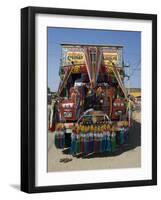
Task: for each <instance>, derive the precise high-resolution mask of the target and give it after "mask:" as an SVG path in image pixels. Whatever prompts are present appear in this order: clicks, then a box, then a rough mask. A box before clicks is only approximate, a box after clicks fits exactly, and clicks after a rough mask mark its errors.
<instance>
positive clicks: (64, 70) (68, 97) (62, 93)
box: [52, 44, 131, 154]
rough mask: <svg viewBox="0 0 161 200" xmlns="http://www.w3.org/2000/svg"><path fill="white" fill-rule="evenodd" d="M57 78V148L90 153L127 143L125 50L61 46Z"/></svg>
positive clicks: (113, 47) (55, 128)
mask: <svg viewBox="0 0 161 200" xmlns="http://www.w3.org/2000/svg"><path fill="white" fill-rule="evenodd" d="M59 75H60V84H59V88H58V91H57V99H56V101H55V104H54V115H53V124H52V126H53V127H54V130H55V132H54V133H55V145H56V147H57V148H65V147H69V148H70V151H71V153H72V154H77V153H86V154H89V153H95V152H103V151H114V150H115V149H116V147H119V146H120V145H123V144H125V143H127V142H128V139H127V138H128V130H129V127H130V126H131V111H130V100H129V97H128V93H127V91H126V88H125V86H124V78H125V71H124V61H123V46H112V45H84V44H83V45H82V44H61V60H60V70H59ZM98 144H99V147H98ZM73 145H74V146H73ZM101 145H102V146H101Z"/></svg>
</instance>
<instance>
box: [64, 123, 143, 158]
mask: <svg viewBox="0 0 161 200" xmlns="http://www.w3.org/2000/svg"><path fill="white" fill-rule="evenodd" d="M138 146H141V124H140V123H139V122H137V121H135V120H133V121H132V127H131V128H130V132H129V139H128V144H127V145H124V146H122V147H118V149H117V150H116V151H115V152H113V153H109V152H103V153H95V154H90V155H84V154H79V155H76V156H75V157H77V158H84V159H90V158H95V157H107V156H108V157H110V156H111V157H113V156H118V155H120V154H122V153H124V152H126V151H129V150H132V149H135V148H136V147H138ZM62 152H63V154H69V153H70V152H69V148H67V149H64V150H63V151H62Z"/></svg>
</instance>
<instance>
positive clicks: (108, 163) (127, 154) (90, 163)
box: [48, 112, 141, 172]
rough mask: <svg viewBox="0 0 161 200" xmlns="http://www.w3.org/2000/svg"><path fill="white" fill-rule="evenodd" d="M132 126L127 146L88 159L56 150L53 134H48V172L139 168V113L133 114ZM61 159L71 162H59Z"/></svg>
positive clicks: (66, 150) (66, 151)
mask: <svg viewBox="0 0 161 200" xmlns="http://www.w3.org/2000/svg"><path fill="white" fill-rule="evenodd" d="M133 119H134V120H133V126H132V128H131V130H130V137H129V145H128V146H125V147H123V148H122V149H120V150H118V151H117V152H115V153H112V154H109V153H101V154H96V155H91V156H89V157H82V156H81V157H79V158H78V157H73V156H71V155H70V154H69V151H68V149H65V150H63V151H62V150H60V149H56V148H55V145H54V137H53V133H48V172H52V171H74V170H92V169H116V168H136V167H140V166H141V146H140V145H141V137H140V136H141V133H140V131H141V124H140V112H134V113H133ZM62 158H69V159H71V161H69V162H67V163H65V162H60V159H62Z"/></svg>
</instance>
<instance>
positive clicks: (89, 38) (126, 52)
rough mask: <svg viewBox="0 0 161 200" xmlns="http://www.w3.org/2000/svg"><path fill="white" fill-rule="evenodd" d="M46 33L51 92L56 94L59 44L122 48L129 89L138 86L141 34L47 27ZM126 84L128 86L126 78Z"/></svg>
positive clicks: (139, 78)
mask: <svg viewBox="0 0 161 200" xmlns="http://www.w3.org/2000/svg"><path fill="white" fill-rule="evenodd" d="M47 31H48V38H47V40H48V41H47V42H48V87H49V88H50V90H51V91H53V92H55V91H57V89H58V85H59V81H60V78H59V73H58V72H59V67H60V58H61V46H60V44H61V43H68V44H70V43H77V44H84V43H85V44H107V45H122V46H123V47H124V48H123V58H124V63H125V64H129V65H130V72H129V73H130V75H131V77H130V87H132V88H134V87H135V88H140V87H141V74H140V73H141V70H140V68H141V66H140V65H141V64H140V63H141V32H135V31H112V30H98V29H78V28H56V27H48V30H47ZM125 73H126V74H127V73H128V71H127V69H126V71H125ZM125 85H126V86H128V81H127V78H126V79H125Z"/></svg>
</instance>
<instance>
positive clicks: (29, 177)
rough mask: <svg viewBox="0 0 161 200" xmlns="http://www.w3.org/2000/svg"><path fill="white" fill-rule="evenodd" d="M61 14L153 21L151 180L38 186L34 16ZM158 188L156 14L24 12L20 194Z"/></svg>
mask: <svg viewBox="0 0 161 200" xmlns="http://www.w3.org/2000/svg"><path fill="white" fill-rule="evenodd" d="M39 13H41V14H59V15H72V16H90V17H100V18H101V17H108V18H118V19H119V18H122V19H138V20H151V21H152V179H149V180H137V181H134V180H131V181H121V182H106V183H88V184H76V185H60V186H42V187H36V186H35V170H36V169H35V120H36V119H35V91H36V88H35V15H36V14H39ZM156 184H157V16H156V15H153V14H139V13H123V12H107V11H96V10H74V9H60V8H43V7H27V8H23V9H21V190H22V191H24V192H28V193H36V192H53V191H68V190H85V189H102V188H116V187H131V186H146V185H156Z"/></svg>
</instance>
